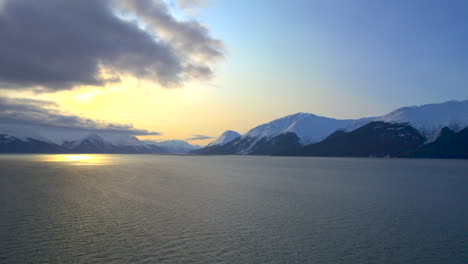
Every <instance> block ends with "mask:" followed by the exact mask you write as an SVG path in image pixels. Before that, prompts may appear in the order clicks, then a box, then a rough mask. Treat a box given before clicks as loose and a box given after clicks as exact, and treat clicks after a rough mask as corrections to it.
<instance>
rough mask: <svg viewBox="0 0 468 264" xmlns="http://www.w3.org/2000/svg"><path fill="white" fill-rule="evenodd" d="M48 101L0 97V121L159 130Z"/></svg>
mask: <svg viewBox="0 0 468 264" xmlns="http://www.w3.org/2000/svg"><path fill="white" fill-rule="evenodd" d="M58 107H59V106H58V105H57V104H56V103H54V102H51V101H44V100H34V99H23V98H9V97H0V123H2V124H6V123H13V124H26V125H34V126H42V127H53V128H65V129H73V130H87V131H93V132H109V133H116V134H126V135H160V133H159V132H153V131H148V130H144V129H135V128H134V127H133V125H131V124H118V123H108V122H105V121H102V120H96V119H90V118H85V117H82V116H77V115H71V114H67V113H65V112H63V111H60V110H59V108H58Z"/></svg>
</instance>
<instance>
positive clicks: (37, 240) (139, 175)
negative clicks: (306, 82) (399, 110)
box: [0, 155, 468, 264]
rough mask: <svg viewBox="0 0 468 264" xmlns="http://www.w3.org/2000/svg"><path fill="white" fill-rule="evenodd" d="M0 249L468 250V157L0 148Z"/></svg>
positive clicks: (46, 254)
mask: <svg viewBox="0 0 468 264" xmlns="http://www.w3.org/2000/svg"><path fill="white" fill-rule="evenodd" d="M0 208H1V211H0V263H413V264H414V263H424V264H428V263H437V264H439V263H460V264H464V263H467V260H468V161H462V160H410V159H351V158H297V157H293V158H282V157H244V156H214V157H196V156H159V155H3V156H0Z"/></svg>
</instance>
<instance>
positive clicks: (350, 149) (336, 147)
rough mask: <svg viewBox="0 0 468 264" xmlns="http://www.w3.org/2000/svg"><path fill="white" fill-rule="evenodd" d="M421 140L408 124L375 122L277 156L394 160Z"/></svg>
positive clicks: (419, 143) (417, 144)
mask: <svg viewBox="0 0 468 264" xmlns="http://www.w3.org/2000/svg"><path fill="white" fill-rule="evenodd" d="M424 141H425V138H424V136H422V135H421V133H419V132H418V130H416V129H415V128H413V127H412V126H410V125H408V124H401V123H386V122H381V121H375V122H371V123H369V124H367V125H365V126H363V127H360V128H358V129H356V130H354V131H351V132H345V131H342V130H339V131H336V132H335V133H333V134H331V135H330V136H328V137H327V138H326V139H324V140H323V141H321V142H319V143H315V144H310V145H307V146H305V147H303V148H299V149H296V150H292V151H286V152H284V153H281V155H300V156H325V157H327V156H328V157H385V156H392V157H394V156H399V155H401V154H402V153H407V152H409V151H411V150H413V149H415V148H417V147H418V146H420V145H421V144H423V143H424Z"/></svg>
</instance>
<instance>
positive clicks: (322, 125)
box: [243, 113, 370, 145]
mask: <svg viewBox="0 0 468 264" xmlns="http://www.w3.org/2000/svg"><path fill="white" fill-rule="evenodd" d="M356 121H358V120H339V119H333V118H328V117H323V116H317V115H314V114H308V113H296V114H293V115H288V116H285V117H282V118H279V119H276V120H273V121H271V122H269V123H266V124H263V125H260V126H257V127H255V128H253V129H252V130H250V131H249V132H247V133H246V134H245V135H243V137H253V138H256V139H257V140H260V139H262V138H267V139H270V138H273V137H276V136H278V135H281V134H286V133H289V132H291V133H294V134H296V135H297V136H298V137H299V140H300V143H301V144H303V145H306V144H310V143H314V142H318V141H320V140H322V139H324V138H325V137H327V136H328V135H330V134H331V133H333V132H335V131H336V130H338V129H344V128H345V127H346V126H348V125H349V124H351V123H352V122H356ZM369 122H370V120H369Z"/></svg>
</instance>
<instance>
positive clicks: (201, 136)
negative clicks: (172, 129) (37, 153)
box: [185, 135, 214, 141]
mask: <svg viewBox="0 0 468 264" xmlns="http://www.w3.org/2000/svg"><path fill="white" fill-rule="evenodd" d="M213 138H214V137H210V136H205V135H192V136H191V137H189V138H186V139H185V141H193V140H205V139H213Z"/></svg>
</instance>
